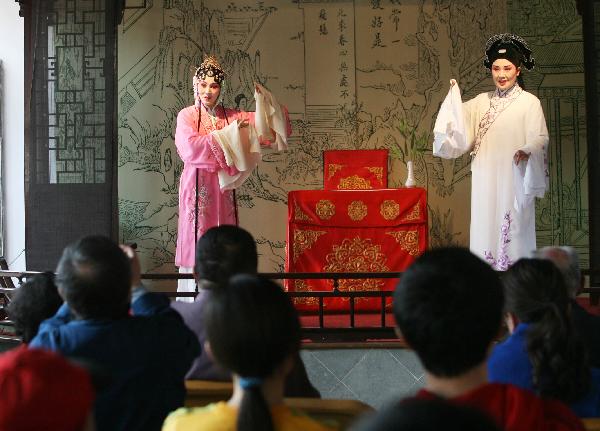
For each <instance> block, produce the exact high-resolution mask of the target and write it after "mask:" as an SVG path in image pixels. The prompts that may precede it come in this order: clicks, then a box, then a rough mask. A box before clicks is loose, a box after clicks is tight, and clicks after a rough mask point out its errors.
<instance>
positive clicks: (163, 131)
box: [118, 0, 588, 272]
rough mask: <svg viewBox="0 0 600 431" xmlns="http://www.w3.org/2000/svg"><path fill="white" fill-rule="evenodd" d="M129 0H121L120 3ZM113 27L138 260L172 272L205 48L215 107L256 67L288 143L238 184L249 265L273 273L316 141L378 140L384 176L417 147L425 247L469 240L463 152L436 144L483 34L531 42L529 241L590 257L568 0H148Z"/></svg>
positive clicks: (123, 160) (399, 175) (245, 101)
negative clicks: (290, 204) (451, 154)
mask: <svg viewBox="0 0 600 431" xmlns="http://www.w3.org/2000/svg"><path fill="white" fill-rule="evenodd" d="M126 3H127V4H128V3H129V2H126ZM144 5H145V6H144V7H131V8H128V9H127V10H126V11H125V16H124V20H123V23H122V24H121V26H120V29H119V42H118V43H119V45H118V49H119V206H120V208H119V217H120V224H121V239H122V240H123V241H132V242H136V243H137V244H138V247H139V248H138V250H139V251H140V254H141V257H142V265H143V269H144V270H145V271H149V272H151V271H152V272H172V271H175V267H174V265H173V261H174V253H175V241H176V234H177V199H178V196H177V188H178V177H179V175H180V173H181V170H182V166H183V165H182V163H181V161H180V159H179V157H178V155H177V152H176V150H175V146H174V143H173V137H174V132H175V119H176V116H177V113H178V111H179V110H180V109H181V108H183V107H184V106H188V105H191V104H192V102H193V97H192V86H191V76H192V73H193V70H194V68H195V66H196V65H198V64H199V63H200V62H201V61H202V58H203V55H204V54H205V53H212V54H216V55H217V56H218V57H219V58H220V59H221V60H222V64H223V65H224V66H225V68H226V69H227V70H228V72H229V77H228V78H229V79H228V83H227V86H226V87H225V88H224V89H223V92H224V95H225V104H226V106H229V107H239V108H242V109H249V110H252V109H253V106H254V102H253V100H252V82H253V81H254V80H256V79H258V80H259V81H260V82H262V83H264V85H265V86H266V87H267V88H269V89H270V90H271V91H272V92H273V94H275V95H276V97H277V99H278V100H279V101H280V102H281V103H283V104H285V105H286V106H287V107H288V109H289V111H290V114H291V118H292V124H293V129H294V133H293V136H292V138H291V140H290V146H289V150H288V151H287V152H285V153H281V154H279V153H275V152H270V151H269V150H267V151H266V152H265V154H264V160H263V163H262V164H261V165H259V167H258V169H257V170H255V172H254V173H253V175H252V176H251V177H250V179H249V180H248V182H247V183H246V184H245V185H244V186H243V187H242V188H241V189H240V190H239V191H238V194H237V197H238V205H239V209H240V210H239V214H240V224H241V226H243V227H245V228H247V229H248V230H249V231H250V232H251V233H252V234H253V235H254V236H255V238H256V239H257V241H258V243H259V253H260V254H261V259H260V270H262V271H282V270H283V266H284V256H285V248H284V247H285V231H286V215H287V193H288V192H289V191H290V190H297V189H320V188H322V184H323V182H322V178H323V172H322V151H323V150H327V149H369V148H388V149H389V150H390V153H391V160H390V178H389V183H390V186H391V187H399V186H401V184H402V183H403V182H404V179H405V177H406V161H408V160H414V163H415V171H416V172H415V173H416V179H417V183H418V185H419V186H422V187H426V188H427V189H428V201H429V215H430V220H429V226H430V245H431V246H437V245H442V244H462V245H466V244H468V234H469V217H470V215H469V207H470V166H469V158H468V156H465V157H463V158H460V159H457V160H451V161H446V160H444V161H442V160H440V159H437V158H433V157H432V156H431V141H432V138H431V130H432V128H433V123H434V121H435V116H436V112H437V110H438V109H439V106H440V104H441V101H442V100H443V98H444V97H445V95H446V93H447V91H448V85H449V84H448V81H449V79H450V78H452V77H454V78H456V79H457V80H458V81H459V84H460V86H461V89H463V90H464V95H463V98H464V100H467V99H469V98H471V97H473V96H475V95H476V94H478V93H479V92H481V91H487V90H489V89H491V88H492V87H491V85H492V84H491V79H490V78H489V76H488V71H487V70H486V69H484V68H483V66H482V59H483V46H484V44H485V41H486V40H487V38H488V37H489V36H491V35H493V34H495V33H499V32H506V31H510V32H515V33H518V34H520V35H522V36H523V37H525V38H526V40H528V42H529V43H530V45H531V47H532V49H533V51H534V56H535V58H536V64H537V66H536V69H535V70H534V71H532V72H529V73H526V74H525V82H526V86H527V89H528V90H529V91H531V92H533V93H534V94H536V95H538V97H539V98H540V99H541V100H542V105H543V107H544V110H545V113H546V119H547V122H548V128H549V130H550V133H551V144H550V145H551V154H550V163H551V183H552V184H551V191H550V193H548V194H547V198H546V199H544V200H542V201H539V202H538V205H537V231H538V232H537V233H538V242H539V243H540V245H545V244H569V245H574V246H576V247H577V249H578V250H579V252H580V253H582V257H583V261H584V265H586V264H587V253H588V245H587V244H588V238H587V235H588V228H587V208H588V205H587V181H586V178H587V157H586V147H585V145H586V144H585V123H584V119H585V100H584V87H583V43H582V35H581V20H580V17H579V16H578V15H577V12H576V10H575V4H574V2H573V1H567V0H546V1H535V2H534V1H527V0H522V1H514V0H513V1H511V0H507V1H505V2H503V1H497V0H487V1H481V2H471V1H466V0H465V1H446V0H370V1H367V0H355V1H325V0H321V1H319V0H313V1H302V0H295V1H291V0H286V1H284V0H265V1H256V0H255V1H242V0H236V1H218V0H205V1H201V0H163V1H158V0H147V1H145V2H144Z"/></svg>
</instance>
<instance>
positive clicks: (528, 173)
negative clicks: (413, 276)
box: [433, 34, 548, 271]
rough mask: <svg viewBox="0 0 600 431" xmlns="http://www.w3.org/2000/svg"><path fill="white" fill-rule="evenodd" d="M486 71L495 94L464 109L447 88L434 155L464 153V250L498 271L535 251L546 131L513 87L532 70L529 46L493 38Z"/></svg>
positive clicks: (528, 99) (533, 104)
mask: <svg viewBox="0 0 600 431" xmlns="http://www.w3.org/2000/svg"><path fill="white" fill-rule="evenodd" d="M484 65H485V66H486V67H487V68H489V69H490V70H491V74H492V78H493V80H494V84H495V85H496V90H495V91H493V92H489V93H482V94H479V95H478V96H476V97H475V98H473V99H471V100H469V101H468V102H465V103H462V101H461V97H460V90H459V88H458V85H457V84H456V81H454V80H451V81H450V83H451V87H450V91H449V92H448V96H447V97H446V99H445V100H444V102H443V104H442V107H441V108H440V112H439V113H438V117H437V120H436V124H435V128H434V135H435V139H434V143H433V154H434V155H436V156H439V157H443V158H455V157H459V156H460V155H462V154H464V153H465V152H467V151H470V154H471V157H472V160H471V172H472V183H471V230H470V248H471V251H473V253H475V254H477V255H479V256H480V257H481V258H483V259H485V260H487V261H488V262H489V263H490V264H491V265H492V266H493V267H494V268H495V269H497V270H502V271H503V270H506V269H507V268H508V267H509V266H510V265H511V264H512V263H514V262H515V261H516V260H517V259H519V258H521V257H525V256H528V255H530V253H531V251H533V250H535V249H536V238H535V199H534V198H535V197H539V198H541V197H543V196H544V193H545V191H546V189H547V187H548V169H547V147H548V130H547V127H546V120H545V119H544V113H543V111H542V106H541V104H540V101H539V100H538V98H537V97H535V96H534V95H533V94H531V93H528V92H527V91H525V90H523V88H522V85H519V82H518V81H521V82H522V78H521V76H520V74H521V68H522V67H525V68H527V69H528V70H530V69H532V68H533V66H534V59H533V58H532V57H531V50H530V49H529V47H528V46H527V43H526V42H525V41H524V40H523V39H522V38H520V37H519V36H516V35H512V34H500V35H496V36H493V37H492V38H490V39H489V40H488V42H487V44H486V59H485V61H484Z"/></svg>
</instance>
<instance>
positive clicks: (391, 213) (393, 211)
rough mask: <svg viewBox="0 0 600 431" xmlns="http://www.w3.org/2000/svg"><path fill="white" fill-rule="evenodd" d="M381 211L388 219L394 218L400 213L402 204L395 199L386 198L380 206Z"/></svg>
mask: <svg viewBox="0 0 600 431" xmlns="http://www.w3.org/2000/svg"><path fill="white" fill-rule="evenodd" d="M379 213H380V214H381V216H382V217H383V218H384V219H386V220H394V219H395V218H396V217H398V215H399V214H400V204H399V203H398V202H396V201H394V200H385V201H383V202H382V203H381V205H380V206H379Z"/></svg>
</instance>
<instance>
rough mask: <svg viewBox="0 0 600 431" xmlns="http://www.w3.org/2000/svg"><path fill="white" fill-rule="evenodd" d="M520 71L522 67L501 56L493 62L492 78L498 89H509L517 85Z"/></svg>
mask: <svg viewBox="0 0 600 431" xmlns="http://www.w3.org/2000/svg"><path fill="white" fill-rule="evenodd" d="M520 73H521V68H520V67H516V66H515V65H514V64H512V63H511V62H510V61H508V60H507V59H505V58H499V59H498V60H496V61H494V63H493V64H492V79H493V80H494V85H496V88H497V89H498V90H502V91H504V90H508V89H509V88H511V87H512V86H513V85H515V82H517V76H519V74H520Z"/></svg>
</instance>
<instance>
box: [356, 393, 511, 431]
mask: <svg viewBox="0 0 600 431" xmlns="http://www.w3.org/2000/svg"><path fill="white" fill-rule="evenodd" d="M388 430H397V431H438V430H445V431H499V430H500V428H498V426H497V424H496V423H494V421H493V419H492V418H491V417H490V416H488V415H487V414H485V413H484V412H482V411H480V410H477V409H476V408H474V407H469V406H463V405H457V404H452V403H450V402H448V401H445V400H443V399H442V398H433V399H421V398H408V399H406V400H403V401H401V402H399V403H396V404H393V405H391V406H389V407H386V408H384V409H382V410H381V411H379V412H378V413H377V414H375V415H373V416H371V417H368V418H365V419H364V420H363V421H361V422H359V423H358V424H357V425H356V426H355V427H353V428H352V431H388Z"/></svg>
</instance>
